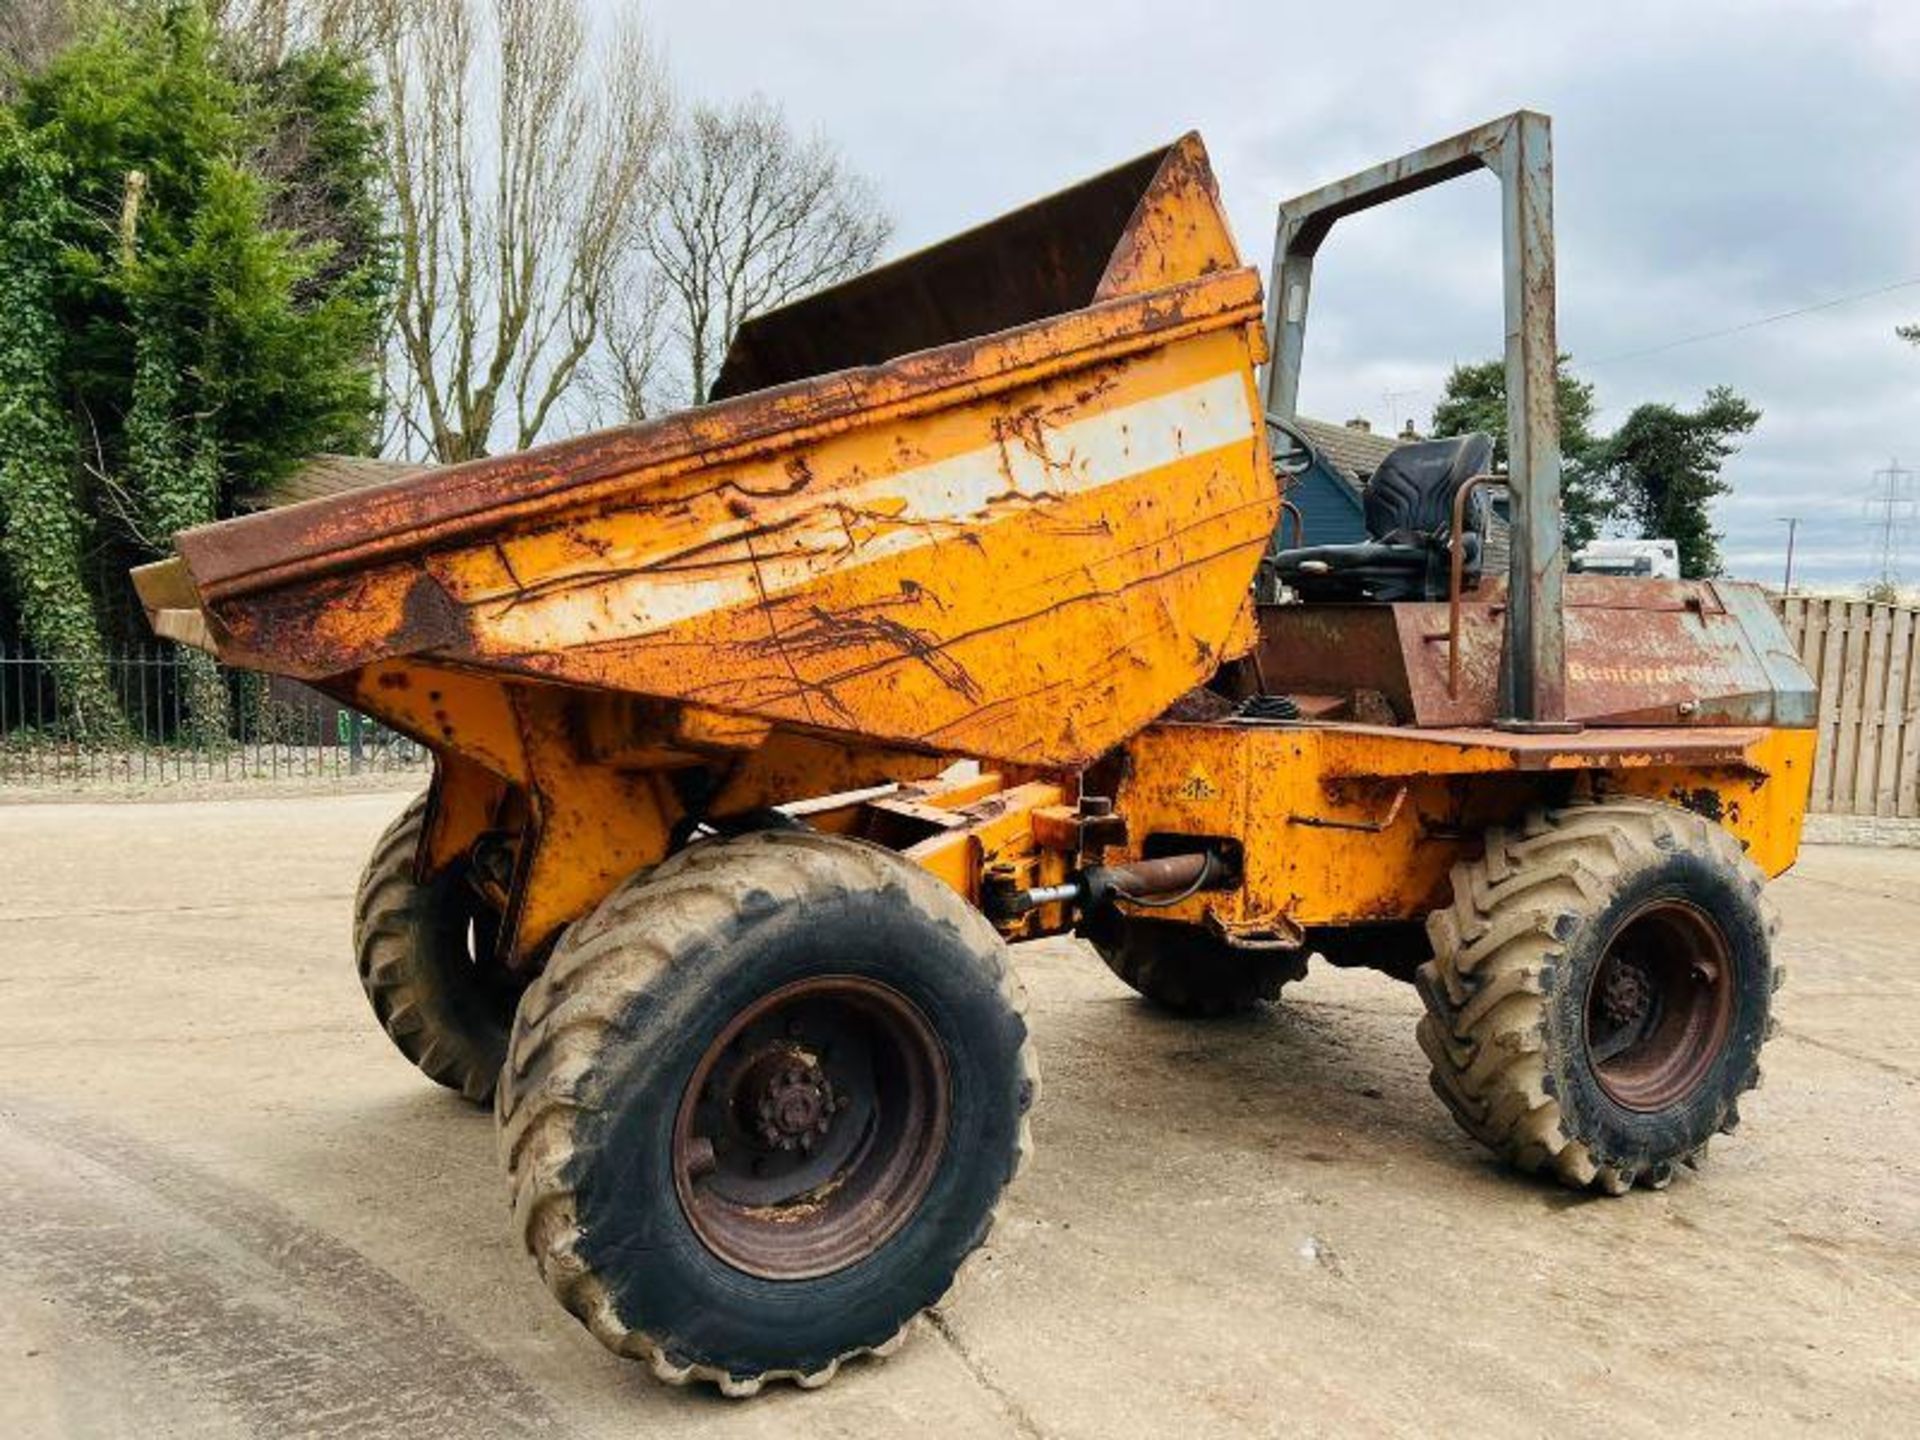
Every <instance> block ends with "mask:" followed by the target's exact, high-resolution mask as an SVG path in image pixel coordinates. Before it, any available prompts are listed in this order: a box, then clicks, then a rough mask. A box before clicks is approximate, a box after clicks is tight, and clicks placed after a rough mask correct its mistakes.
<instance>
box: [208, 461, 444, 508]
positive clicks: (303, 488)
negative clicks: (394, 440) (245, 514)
mask: <svg viewBox="0 0 1920 1440" xmlns="http://www.w3.org/2000/svg"><path fill="white" fill-rule="evenodd" d="M427 468H428V467H427V466H425V465H419V464H415V463H414V462H413V461H410V460H376V459H373V458H371V457H370V456H366V455H312V456H309V457H308V458H307V459H305V460H303V461H301V462H300V464H299V466H298V467H297V468H296V469H295V470H293V471H292V472H291V473H290V474H288V475H285V476H283V477H282V478H281V479H279V480H276V481H275V482H274V483H273V484H271V485H269V486H267V488H266V489H264V490H262V491H260V492H259V493H258V494H254V495H249V496H247V497H246V498H245V499H243V500H242V501H241V502H240V503H241V504H243V505H244V506H246V508H247V509H249V510H277V509H279V508H280V507H281V506H282V505H297V504H299V503H300V502H301V501H302V500H317V499H319V498H320V497H321V496H323V495H341V494H345V493H346V492H347V491H349V490H364V489H366V488H367V487H368V486H369V485H384V484H385V483H386V482H387V481H389V480H400V479H404V478H405V477H406V476H408V475H418V474H419V473H420V472H421V471H422V470H425V469H427Z"/></svg>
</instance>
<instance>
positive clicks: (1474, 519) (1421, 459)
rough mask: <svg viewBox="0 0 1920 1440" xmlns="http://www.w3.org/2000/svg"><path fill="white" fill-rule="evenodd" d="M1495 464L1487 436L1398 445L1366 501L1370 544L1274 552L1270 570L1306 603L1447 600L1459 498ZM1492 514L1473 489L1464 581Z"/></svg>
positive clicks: (1475, 571) (1463, 541)
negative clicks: (1463, 488) (1455, 505)
mask: <svg viewBox="0 0 1920 1440" xmlns="http://www.w3.org/2000/svg"><path fill="white" fill-rule="evenodd" d="M1492 462H1493V440H1492V438H1491V437H1490V436H1487V435H1482V434H1473V435H1461V436H1457V437H1453V438H1450V439H1446V440H1418V441H1414V442H1411V443H1409V444H1406V445H1400V446H1396V447H1395V448H1394V449H1393V451H1392V452H1391V453H1390V454H1389V455H1388V456H1387V458H1386V459H1384V460H1382V461H1381V462H1380V468H1379V469H1378V470H1376V471H1374V472H1373V477H1372V478H1371V479H1370V480H1368V482H1367V488H1366V491H1365V493H1364V495H1363V496H1362V497H1361V508H1362V513H1363V514H1364V516H1365V519H1366V525H1367V534H1368V535H1369V536H1370V537H1371V538H1370V539H1367V540H1363V541H1360V542H1358V543H1356V544H1351V545H1306V546H1301V547H1299V548H1297V549H1292V550H1275V551H1273V552H1271V553H1270V554H1269V555H1268V556H1267V564H1266V567H1265V568H1266V569H1267V570H1268V572H1269V574H1271V576H1272V577H1273V578H1274V579H1275V580H1278V581H1280V582H1281V583H1283V584H1285V585H1287V586H1288V587H1290V588H1291V589H1292V590H1293V591H1294V592H1295V593H1296V594H1298V595H1299V596H1300V598H1301V599H1302V600H1444V599H1446V598H1447V589H1448V584H1449V578H1450V577H1449V574H1448V571H1449V567H1450V559H1451V555H1452V549H1451V546H1452V538H1451V536H1450V535H1449V531H1450V530H1451V529H1452V527H1453V502H1454V497H1455V495H1457V494H1458V493H1459V490H1460V487H1461V486H1462V485H1464V484H1466V483H1467V481H1469V480H1471V479H1472V478H1473V477H1474V476H1476V475H1483V474H1485V473H1486V472H1487V470H1488V468H1489V466H1490V465H1491V464H1492ZM1489 513H1490V507H1489V506H1488V504H1487V496H1486V492H1485V491H1484V490H1482V491H1476V492H1475V493H1474V495H1473V498H1472V499H1471V500H1470V501H1468V503H1467V512H1466V516H1465V521H1466V527H1465V533H1464V534H1463V535H1461V536H1460V538H1459V543H1460V546H1461V550H1462V555H1461V559H1462V566H1461V574H1462V577H1463V578H1464V579H1465V580H1468V581H1471V580H1475V579H1478V578H1479V574H1480V554H1481V551H1482V549H1483V548H1484V546H1485V542H1486V533H1487V523H1488V515H1489Z"/></svg>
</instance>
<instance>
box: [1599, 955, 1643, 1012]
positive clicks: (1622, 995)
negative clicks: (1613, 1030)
mask: <svg viewBox="0 0 1920 1440" xmlns="http://www.w3.org/2000/svg"><path fill="white" fill-rule="evenodd" d="M1600 1001H1601V1004H1602V1006H1603V1007H1604V1008H1605V1010H1606V1016H1607V1019H1608V1020H1609V1021H1611V1022H1612V1023H1613V1024H1615V1025H1618V1026H1628V1025H1632V1024H1634V1023H1635V1022H1636V1021H1639V1020H1643V1019H1645V1018H1646V1015H1647V1012H1648V1011H1649V1010H1650V1009H1652V1008H1653V990H1652V987H1651V986H1650V985H1649V984H1648V981H1647V972H1646V971H1645V970H1642V969H1641V968H1640V967H1639V966H1638V965H1636V964H1634V963H1633V962H1632V961H1631V960H1614V961H1613V962H1612V963H1610V964H1609V965H1608V966H1607V971H1606V976H1605V980H1604V983H1603V986H1602V989H1601V992H1600Z"/></svg>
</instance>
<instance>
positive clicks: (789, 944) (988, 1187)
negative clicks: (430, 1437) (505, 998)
mask: <svg viewBox="0 0 1920 1440" xmlns="http://www.w3.org/2000/svg"><path fill="white" fill-rule="evenodd" d="M1038 1083H1039V1081H1038V1073H1037V1071H1036V1069H1035V1066H1034V1062H1033V1057H1032V1052H1031V1050H1030V1047H1029V1045H1028V1041H1027V1030H1026V1024H1025V1022H1024V1020H1023V1019H1022V1017H1021V1014H1020V1008H1019V1002H1018V994H1017V990H1016V986H1015V982H1014V980H1013V977H1012V974H1011V972H1010V970H1009V968H1008V966H1007V955H1006V946H1005V944H1004V942H1002V940H1001V939H1000V937H999V935H998V934H997V933H996V932H995V931H994V929H993V927H992V926H991V925H990V924H988V923H987V921H986V919H985V918H984V917H983V916H982V915H980V914H979V912H978V911H976V910H974V909H973V908H972V907H971V906H969V905H968V904H967V903H966V902H965V901H964V900H962V899H961V898H960V897H959V896H958V895H956V894H954V893H953V892H952V891H951V890H949V889H947V888H946V887H945V886H943V885H941V884H940V883H939V882H938V881H936V880H935V879H934V878H933V877H932V876H930V875H928V874H926V873H925V872H924V871H922V870H920V869H918V868H917V867H915V866H912V865H910V864H908V863H907V862H905V861H903V860H901V859H900V858H899V857H898V856H896V855H894V854H892V853H891V852H889V851H885V850H881V849H879V848H877V847H874V846H870V845H866V844H864V843H861V842H857V841H851V840H845V839H841V838H838V837H833V836H826V835H819V834H816V833H813V832H810V831H779V832H761V833H756V834H750V835H744V836H739V837H736V838H725V839H716V840H711V841H707V842H704V843H701V844H698V845H695V846H692V847H690V848H688V849H687V850H685V851H683V852H681V853H680V854H678V855H676V856H674V857H673V858H671V859H669V860H668V861H667V862H665V863H664V864H662V865H661V866H660V867H659V868H658V869H656V870H654V871H652V872H651V873H650V874H648V875H645V876H642V877H636V878H635V879H634V880H632V881H629V882H628V883H627V884H626V885H624V886H623V887H622V888H621V889H619V890H616V891H615V892H614V893H613V894H612V895H611V896H610V897H608V899H607V900H606V901H605V902H603V903H602V904H601V906H600V907H599V908H598V909H597V910H595V911H594V912H593V913H592V914H591V915H589V916H588V917H586V918H585V919H584V920H581V921H580V922H578V923H577V924H575V925H574V926H573V927H572V928H571V929H570V930H569V931H568V932H567V933H566V935H565V936H564V937H563V938H562V940H561V943H560V945H559V947H558V948H557V949H556V950H555V952H554V955H553V958H552V960H551V961H550V963H549V964H548V966H547V968H546V970H545V971H544V972H543V973H542V975H541V976H540V978H539V979H538V980H537V981H536V982H535V983H534V984H533V986H532V987H531V988H529V990H528V992H527V994H526V996H525V998H524V999H523V1000H522V1002H521V1006H520V1012H519V1015H518V1018H517V1020H516V1023H515V1029H514V1035H513V1040H512V1043H511V1046H510V1050H509V1057H508V1062H507V1066H506V1069H505V1071H504V1073H503V1078H502V1083H501V1088H500V1093H499V1097H498V1100H497V1113H498V1117H499V1127H500V1144H501V1153H502V1157H503V1159H504V1161H505V1163H506V1167H507V1172H508V1177H509V1181H510V1184H511V1187H512V1191H513V1208H514V1216H515V1222H516V1226H517V1227H518V1229H519V1230H520V1233H521V1235H522V1237H523V1238H524V1240H525V1243H526V1245H527V1248H528V1250H529V1251H530V1252H531V1253H532V1254H533V1256H534V1259H535V1261H536V1263H537V1264H538V1265H539V1268H540V1271H541V1274H542V1276H543V1277H544V1278H545V1280H546V1282H547V1284H548V1286H549V1288H551V1289H552V1290H553V1292H554V1294H555V1295H556V1296H557V1297H558V1298H559V1300H560V1302H561V1303H562V1304H563V1305H565V1306H566V1307H567V1309H568V1310H570V1311H571V1312H572V1313H573V1314H574V1315H575V1316H576V1317H578V1318H579V1319H580V1320H581V1321H582V1322H583V1323H584V1324H585V1325H586V1326H587V1327H588V1328H589V1329H590V1330H591V1331H592V1332H593V1334H594V1335H595V1336H596V1337H597V1338H598V1339H599V1340H600V1341H601V1343H602V1344H604V1345H606V1346H607V1348H608V1349H610V1350H613V1351H614V1352H615V1353H617V1354H621V1355H626V1356H631V1357H634V1358H637V1359H641V1360H644V1361H646V1362H647V1363H648V1364H649V1365H650V1366H651V1367H652V1369H653V1371H654V1373H655V1374H656V1375H657V1376H658V1377H659V1378H661V1379H662V1380H665V1381H668V1382H670V1383H675V1384H678V1383H684V1382H686V1381H688V1380H692V1379H700V1380H710V1381H713V1382H714V1383H716V1384H718V1385H719V1387H720V1388H721V1390H723V1391H724V1392H726V1393H727V1394H730V1395H746V1394H752V1393H753V1392H755V1391H756V1390H758V1389H759V1388H760V1387H761V1385H763V1384H764V1383H765V1382H766V1381H768V1380H770V1379H775V1378H786V1379H792V1380H795V1381H797V1382H798V1383H800V1384H801V1385H805V1386H812V1385H818V1384H824V1383H825V1382H826V1381H827V1380H829V1379H831V1378H832V1377H833V1375H834V1373H835V1371H836V1370H837V1369H838V1367H839V1366H840V1365H841V1364H842V1363H843V1362H844V1361H845V1360H847V1359H848V1358H850V1357H852V1356H856V1355H860V1354H864V1353H875V1352H877V1353H885V1352H887V1351H888V1350H890V1349H891V1348H892V1346H893V1345H894V1344H895V1343H897V1341H898V1339H899V1337H900V1336H901V1335H902V1333H903V1331H904V1329H905V1327H906V1326H907V1324H908V1323H909V1322H910V1321H911V1320H912V1319H913V1318H914V1316H915V1315H917V1314H918V1313H919V1312H920V1311H921V1310H922V1309H924V1308H925V1307H926V1306H928V1305H931V1304H933V1303H934V1302H935V1301H937V1300H938V1299H939V1298H940V1297H941V1296H942V1295H943V1294H944V1293H945V1292H946V1290H947V1288H948V1287H949V1285H951V1283H952V1281H953V1277H954V1274H955V1272H956V1271H957V1270H958V1268H959V1265H960V1262H961V1261H962V1260H963V1259H964V1258H965V1257H966V1256H967V1255H968V1254H969V1253H970V1252H972V1251H973V1250H974V1249H975V1247H977V1246H978V1245H979V1244H980V1243H981V1241H982V1240H983V1239H984V1238H985V1236H986V1233H987V1229H988V1227H989V1226H990V1225H991V1223H992V1220H993V1215H994V1209H995V1206H996V1205H997V1203H998V1201H999V1198H1000V1195H1001V1193H1002V1191H1003V1190H1004V1189H1005V1187H1006V1185H1007V1184H1008V1182H1009V1181H1011V1179H1012V1178H1013V1175H1014V1172H1015V1171H1016V1170H1017V1168H1018V1167H1019V1164H1020V1162H1021V1160H1022V1158H1023V1156H1024V1155H1025V1154H1026V1152H1027V1149H1028V1138H1027V1136H1028V1132H1027V1112H1028V1109H1029V1107H1030V1106H1031V1105H1032V1103H1033V1100H1034V1098H1035V1096H1036V1094H1037V1091H1038Z"/></svg>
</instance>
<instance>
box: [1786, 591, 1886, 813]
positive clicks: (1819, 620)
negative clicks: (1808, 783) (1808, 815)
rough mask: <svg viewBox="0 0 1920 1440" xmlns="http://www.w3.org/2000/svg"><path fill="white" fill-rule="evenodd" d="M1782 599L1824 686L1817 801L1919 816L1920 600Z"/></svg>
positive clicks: (1791, 635) (1833, 807) (1821, 806)
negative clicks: (1911, 603)
mask: <svg viewBox="0 0 1920 1440" xmlns="http://www.w3.org/2000/svg"><path fill="white" fill-rule="evenodd" d="M1774 604H1775V607H1776V609H1777V610H1778V611H1779V614H1780V619H1781V622H1782V624H1783V625H1784V626H1785V628H1786V632H1787V638H1788V639H1789V640H1790V641H1791V642H1792V644H1793V647H1794V649H1795V650H1796V651H1798V652H1799V655H1800V659H1801V662H1802V663H1803V664H1804V665H1805V666H1806V667H1807V669H1808V670H1809V671H1810V672H1811V673H1812V675H1813V678H1814V679H1815V681H1817V682H1818V684H1819V686H1820V708H1819V718H1818V727H1819V732H1820V749H1819V753H1818V755H1817V756H1816V758H1815V760H1814V770H1813V796H1812V805H1813V808H1814V809H1815V810H1819V811H1826V812H1830V813H1836V814H1843V815H1886V816H1901V817H1907V818H1914V817H1920V609H1915V608H1914V607H1912V606H1908V605H1877V604H1870V603H1868V602H1866V601H1864V600H1841V599H1832V598H1827V597H1821V596H1804V595H1794V596H1790V597H1787V598H1785V599H1781V598H1778V597H1776V599H1775V601H1774Z"/></svg>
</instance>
